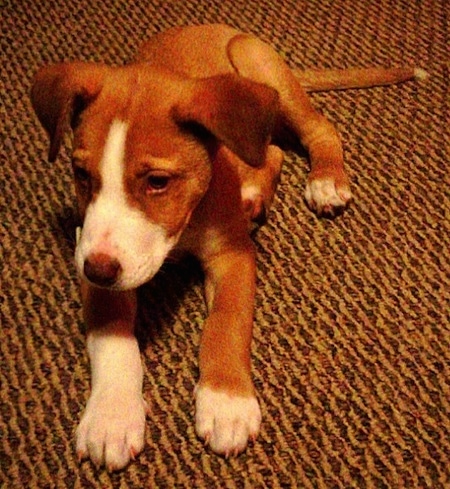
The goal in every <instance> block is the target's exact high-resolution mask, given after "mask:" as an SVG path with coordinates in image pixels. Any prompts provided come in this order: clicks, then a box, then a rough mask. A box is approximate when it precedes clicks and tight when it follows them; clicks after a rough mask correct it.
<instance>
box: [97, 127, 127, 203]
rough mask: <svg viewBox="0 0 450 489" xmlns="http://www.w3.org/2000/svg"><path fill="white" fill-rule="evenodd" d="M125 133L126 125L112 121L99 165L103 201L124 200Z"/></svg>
mask: <svg viewBox="0 0 450 489" xmlns="http://www.w3.org/2000/svg"><path fill="white" fill-rule="evenodd" d="M127 132H128V124H127V123H126V122H124V121H119V120H117V119H116V120H114V121H113V123H112V124H111V127H110V129H109V134H108V137H107V139H106V144H105V149H104V151H103V159H102V161H101V163H100V175H101V179H102V189H101V194H100V195H101V196H102V197H103V198H105V199H110V200H111V199H113V200H117V199H120V198H125V192H124V185H123V180H124V171H125V165H124V160H125V143H126V140H127Z"/></svg>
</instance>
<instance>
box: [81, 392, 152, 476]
mask: <svg viewBox="0 0 450 489" xmlns="http://www.w3.org/2000/svg"><path fill="white" fill-rule="evenodd" d="M146 410H147V406H146V403H145V401H144V399H143V398H142V397H141V396H139V395H138V396H136V395H131V394H129V393H123V392H116V393H107V394H105V393H103V392H97V393H95V394H93V395H92V396H91V398H90V399H89V401H88V404H87V406H86V410H85V412H84V414H83V417H82V419H81V422H80V425H79V426H78V429H77V433H76V449H77V454H78V457H79V459H80V460H82V459H84V458H90V459H91V460H92V462H93V463H94V464H95V465H96V466H98V467H99V466H101V465H105V466H106V467H107V469H108V470H109V471H113V470H120V469H122V468H123V467H125V465H127V464H128V462H129V461H130V459H134V457H135V456H136V455H137V454H138V453H139V452H140V451H141V450H142V448H143V447H144V432H145V416H146Z"/></svg>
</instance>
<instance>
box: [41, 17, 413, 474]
mask: <svg viewBox="0 0 450 489" xmlns="http://www.w3.org/2000/svg"><path fill="white" fill-rule="evenodd" d="M418 74H420V73H418V72H417V71H416V72H414V70H410V69H404V70H403V69H398V70H394V69H391V70H383V69H371V70H352V71H349V72H340V71H338V72H334V71H333V72H322V71H318V72H315V73H314V72H313V73H311V72H307V73H300V72H296V73H294V72H292V71H291V70H290V69H289V68H288V67H287V66H286V65H285V64H284V63H283V61H282V60H281V59H280V58H279V57H278V56H277V54H276V53H275V52H274V51H273V50H272V49H271V48H270V47H269V46H267V45H266V44H264V43H263V42H261V41H259V40H258V39H256V38H254V37H252V36H250V35H246V34H241V33H239V32H237V31H235V30H233V29H231V28H229V27H226V26H220V25H212V26H199V27H187V28H175V29H172V30H169V31H167V32H166V33H163V34H160V35H158V36H156V37H154V38H153V39H151V40H150V41H149V42H147V43H146V44H145V45H144V46H143V48H142V49H141V51H140V53H139V55H138V57H137V59H136V61H134V62H132V63H131V64H128V65H126V66H123V67H108V66H104V65H95V64H90V63H82V62H74V63H62V64H58V65H55V66H49V67H46V68H43V69H42V70H41V71H39V73H38V74H37V75H36V77H35V79H34V84H33V88H32V102H33V106H34V109H35V111H36V113H37V115H38V117H39V119H40V121H41V123H42V125H43V126H44V128H45V129H46V130H47V132H48V134H49V136H50V152H49V159H50V160H54V159H55V158H56V156H57V153H58V149H59V147H60V145H61V142H62V139H63V135H64V133H65V132H66V131H67V130H68V129H70V128H71V129H72V130H73V134H74V140H73V171H74V178H75V185H76V192H77V197H78V202H79V208H80V212H81V215H82V218H83V228H82V232H81V235H80V237H79V240H78V243H77V246H76V252H75V261H76V266H77V269H78V271H79V273H80V275H81V277H82V299H83V305H84V315H85V320H86V323H87V327H88V335H87V344H88V351H89V357H90V361H91V368H92V392H91V396H90V399H89V401H88V404H87V407H86V410H85V412H84V415H83V417H82V420H81V423H80V425H79V427H78V430H77V441H76V445H77V452H78V455H79V457H80V459H82V458H85V457H90V458H91V459H92V460H93V462H94V463H95V464H97V465H101V464H105V465H106V466H107V467H108V468H109V469H110V470H115V469H120V468H122V467H124V466H125V465H126V464H127V463H128V462H129V460H130V459H132V458H134V457H135V456H136V455H137V454H138V453H139V452H140V451H141V450H142V448H143V445H144V428H145V417H146V403H145V401H144V399H143V397H142V383H143V373H142V366H141V360H140V353H139V348H138V344H137V341H136V338H135V336H134V328H135V318H136V307H137V306H136V294H135V289H136V288H137V287H139V286H140V285H142V284H144V283H145V282H147V281H148V280H150V279H151V278H152V277H153V276H154V275H155V274H156V273H157V272H158V270H159V268H160V267H161V265H162V264H163V262H164V260H165V259H166V258H167V257H168V256H169V255H171V253H174V252H175V251H179V250H181V251H183V252H188V253H192V254H194V255H196V256H197V257H198V258H199V260H200V262H201V264H202V266H203V268H204V271H205V288H206V301H207V305H208V311H209V315H208V318H207V319H206V321H205V324H204V329H203V335H202V341H201V348H200V379H199V382H198V385H197V388H196V391H195V402H196V430H197V433H198V435H199V436H200V437H201V438H203V439H204V440H205V441H206V442H207V443H208V444H209V445H210V446H211V448H212V449H213V450H214V451H215V452H217V453H221V454H225V455H230V454H237V453H238V452H240V451H242V450H244V449H245V447H246V445H247V442H248V440H249V439H254V438H255V437H256V436H257V434H258V431H259V428H260V422H261V412H260V408H259V405H258V401H257V399H256V395H255V390H254V387H253V383H252V379H251V375H250V343H251V336H252V322H253V303H254V295H255V256H254V255H255V251H254V247H253V244H252V241H251V239H250V237H249V234H248V230H249V228H250V224H251V221H256V222H260V221H262V220H263V219H264V217H265V215H266V213H267V212H268V211H269V208H270V204H271V202H272V199H273V196H274V192H275V188H276V183H277V180H278V175H279V172H280V168H281V164H282V159H283V154H282V151H281V150H280V149H279V147H277V146H276V145H281V147H284V145H286V144H287V143H294V146H295V145H296V144H297V143H300V144H301V145H302V146H303V147H305V148H306V149H307V150H308V152H309V156H310V161H311V172H310V175H309V178H308V181H307V184H306V193H305V197H306V201H307V203H308V205H309V206H310V208H311V209H313V210H314V211H315V212H317V214H319V215H322V214H328V215H334V214H335V213H336V212H338V211H339V210H341V209H342V208H344V207H345V206H346V205H347V204H348V202H349V201H350V199H351V193H350V188H349V182H348V179H347V176H346V174H345V171H344V163H343V152H342V147H341V143H340V140H339V136H338V134H337V133H336V131H335V129H334V128H333V126H332V125H331V124H330V123H329V122H328V121H327V120H326V119H325V118H324V117H322V116H321V115H319V114H318V113H317V112H316V111H315V110H314V109H313V107H312V106H311V104H310V102H309V100H308V98H307V95H306V90H314V89H317V90H320V89H330V88H346V87H350V86H370V85H375V84H385V83H394V82H398V81H403V80H406V79H408V78H412V77H413V76H415V75H416V76H417V75H418Z"/></svg>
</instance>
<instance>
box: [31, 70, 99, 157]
mask: <svg viewBox="0 0 450 489" xmlns="http://www.w3.org/2000/svg"><path fill="white" fill-rule="evenodd" d="M106 70H107V67H105V66H100V65H94V64H91V63H83V62H73V63H60V64H56V65H52V66H47V67H44V68H42V69H41V70H40V71H38V73H37V74H36V75H35V77H34V79H33V85H32V89H31V102H32V105H33V108H34V110H35V112H36V114H37V116H38V118H39V121H40V122H41V124H42V125H43V127H44V129H45V130H46V131H47V132H48V135H49V137H50V149H49V154H48V159H49V161H54V160H55V159H56V156H57V155H58V151H59V148H60V146H61V142H62V140H63V137H64V133H65V131H66V130H67V129H68V128H69V126H70V124H71V123H72V122H73V119H74V117H75V116H76V115H77V114H78V113H79V112H80V111H81V110H83V109H84V108H85V107H86V106H87V104H88V103H89V101H91V100H93V99H94V98H95V97H96V96H97V95H98V93H99V92H100V90H101V88H102V84H103V79H104V76H105V73H106Z"/></svg>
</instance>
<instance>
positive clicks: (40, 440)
mask: <svg viewBox="0 0 450 489" xmlns="http://www.w3.org/2000/svg"><path fill="white" fill-rule="evenodd" d="M0 5H1V7H0V8H1V10H0V31H1V34H0V35H1V53H0V60H1V92H0V96H1V102H0V109H1V122H0V124H1V144H0V154H1V162H0V186H1V192H0V212H1V214H0V217H1V223H0V226H1V247H0V257H1V264H2V272H1V285H0V287H1V293H0V298H1V339H0V349H1V356H0V362H1V365H0V367H1V370H0V375H1V391H0V392H1V394H0V395H1V418H0V437H1V438H0V444H1V448H0V464H1V468H0V485H1V487H2V488H22V487H23V488H27V489H28V488H55V487H58V488H109V487H120V488H138V487H139V488H140V487H151V488H183V487H186V488H208V489H209V488H213V487H216V488H252V489H253V488H263V487H266V488H289V487H306V488H409V489H410V488H444V487H450V461H449V454H450V318H449V309H450V304H449V302H450V300H449V299H450V263H449V249H450V224H449V217H450V197H449V183H450V182H449V176H448V165H449V149H450V132H449V127H450V112H449V103H450V90H449V86H450V85H449V84H450V82H449V67H450V64H449V46H450V33H449V21H450V2H448V0H367V1H365V2H364V1H356V0H336V1H335V0H321V1H320V2H319V1H314V0H310V1H307V0H300V1H297V0H285V1H276V0H248V1H246V2H241V4H240V2H234V1H233V0H220V1H215V0H183V1H163V0H130V1H119V0H111V1H109V2H102V1H100V0H77V1H73V2H70V1H66V0H40V1H35V0H30V1H26V0H16V1H14V0H9V1H8V0H2V1H0ZM217 21H220V22H227V23H229V24H231V25H233V26H237V27H239V28H241V29H244V30H247V31H252V32H254V33H257V34H258V35H260V36H262V37H263V38H264V39H266V40H269V41H270V42H272V43H273V44H274V45H275V46H276V47H277V49H278V50H279V51H280V52H281V53H282V54H283V56H284V57H285V58H286V59H287V60H288V61H289V63H290V64H291V65H292V66H297V67H306V66H309V67H313V66H318V67H347V66H355V65H358V66H370V65H374V64H377V65H380V64H381V65H403V64H415V65H417V66H421V67H422V68H425V69H427V70H428V71H429V72H430V74H431V78H430V79H429V80H428V82H425V83H423V82H420V83H415V82H412V83H406V84H403V85H401V86H395V87H387V88H376V89H370V90H362V91H357V90H349V91H346V92H333V93H326V94H317V95H314V101H315V103H316V105H317V107H318V108H319V109H320V110H321V111H323V112H324V113H326V114H327V115H328V116H329V117H330V118H331V119H332V120H333V121H334V122H335V123H336V125H337V126H338V128H339V129H340V131H341V133H342V137H343V140H344V142H345V148H346V159H347V163H348V168H349V172H350V175H351V177H352V182H353V190H354V194H355V197H356V200H355V203H354V205H353V206H352V207H351V208H350V209H349V210H348V211H347V212H346V213H345V214H344V215H343V216H341V217H339V218H337V219H336V220H335V221H329V220H319V219H317V218H316V217H315V216H314V215H313V214H311V213H310V212H309V211H308V210H307V208H306V206H305V204H304V202H303V198H302V194H303V188H304V184H305V175H306V171H307V162H306V161H305V160H303V159H301V158H298V157H294V156H293V155H287V157H286V165H285V170H284V176H283V180H282V184H281V187H280V191H279V194H278V198H277V200H276V202H275V206H274V210H273V212H272V213H271V215H270V220H269V223H268V225H267V226H266V227H264V228H263V229H261V230H260V232H259V233H258V234H257V236H256V242H257V248H258V251H259V255H258V256H259V272H258V281H259V289H258V290H259V291H258V299H257V309H256V322H255V340H254V343H253V360H254V379H255V382H256V385H257V388H258V392H259V397H260V400H261V405H262V411H263V417H264V422H263V427H262V432H261V435H260V437H259V438H258V440H257V441H256V442H255V443H254V444H253V445H252V446H251V447H250V448H249V449H248V450H247V451H246V452H245V453H244V454H242V455H241V456H239V457H238V458H232V459H230V460H225V459H224V458H221V457H218V456H216V455H214V454H212V453H211V452H210V451H209V450H208V449H205V448H204V447H203V446H202V443H201V442H200V441H199V440H198V439H197V438H196V436H195V433H194V426H193V402H192V391H193V388H194V385H195V382H196V378H197V375H198V371H197V351H198V344H199V335H200V331H201V324H202V320H203V316H204V313H205V309H204V304H203V300H202V289H201V277H200V274H199V272H198V270H197V269H196V268H195V267H194V266H193V265H192V264H189V263H187V264H184V265H183V266H181V267H170V268H168V269H167V270H166V273H164V274H163V275H162V276H161V277H158V278H157V279H156V281H155V282H156V283H155V284H151V285H150V286H149V287H148V288H147V289H146V290H145V291H143V295H145V296H146V297H147V298H148V302H147V306H146V308H145V318H146V322H145V325H144V327H143V328H142V332H141V333H142V334H141V336H143V340H145V341H143V345H144V351H143V359H144V362H145V371H146V377H145V379H146V380H145V393H146V397H147V399H148V401H149V404H150V406H151V411H152V414H151V416H150V418H149V419H148V423H147V431H146V446H145V450H144V452H143V453H142V454H141V455H140V456H139V458H138V459H137V460H136V462H134V463H133V464H131V465H130V466H129V467H128V468H126V469H125V470H124V471H122V472H120V473H117V474H112V475H111V474H108V473H106V472H105V471H103V470H100V471H97V470H96V469H95V468H94V467H93V466H92V465H91V464H90V462H83V463H82V464H81V465H79V464H78V462H77V460H76V456H75V451H74V444H73V435H74V430H75V428H76V425H77V422H78V420H79V417H80V412H81V411H82V409H83V406H84V404H85V402H86V399H87V396H88V392H89V380H90V379H89V366H88V360H87V355H86V351H85V336H84V326H83V323H82V320H81V314H80V297H79V292H78V286H77V278H76V274H75V271H74V267H73V265H72V253H73V236H74V221H75V220H74V217H73V216H75V213H76V210H75V209H76V207H75V203H74V191H73V187H72V182H71V176H70V171H69V161H68V157H67V152H63V155H62V156H61V157H60V158H59V160H58V161H57V162H56V163H55V164H48V163H47V162H46V152H47V141H46V138H45V136H44V133H43V131H42V130H41V128H40V127H39V125H38V123H37V121H36V119H35V117H34V115H33V113H32V112H31V109H30V102H29V97H28V93H29V88H30V79H31V77H32V75H33V73H34V72H35V71H36V70H37V68H38V67H39V66H41V65H44V64H46V63H51V62H56V61H60V60H73V59H84V60H96V61H105V62H108V63H114V64H117V63H123V62H124V61H125V60H127V59H129V58H130V57H131V56H132V55H133V53H134V50H135V49H136V47H137V46H138V45H139V43H140V42H141V40H142V39H144V38H146V37H147V36H149V35H151V34H153V33H156V32H158V31H161V30H163V29H165V28H167V27H169V26H173V25H179V24H197V23H208V22H217ZM149 330H151V331H152V333H151V335H150V334H148V332H149ZM144 336H146V337H144Z"/></svg>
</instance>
